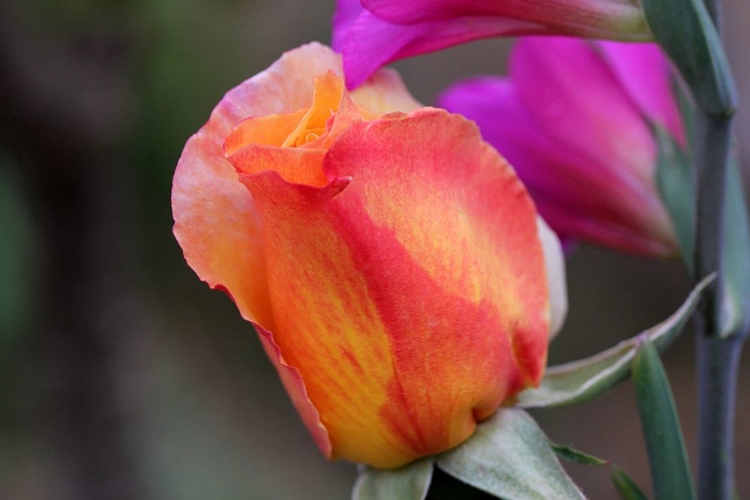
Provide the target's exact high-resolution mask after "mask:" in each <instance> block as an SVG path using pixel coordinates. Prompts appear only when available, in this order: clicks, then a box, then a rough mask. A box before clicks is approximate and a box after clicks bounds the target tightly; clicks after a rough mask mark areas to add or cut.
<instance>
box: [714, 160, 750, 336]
mask: <svg viewBox="0 0 750 500" xmlns="http://www.w3.org/2000/svg"><path fill="white" fill-rule="evenodd" d="M725 215H726V219H725V221H726V222H725V226H724V231H725V232H726V236H725V239H724V259H723V263H724V264H723V265H724V273H723V274H724V291H723V293H724V296H723V301H722V303H723V308H722V311H721V324H720V325H719V335H720V336H722V337H728V336H730V335H733V334H738V335H743V334H744V335H747V333H748V329H750V224H749V221H748V215H747V204H746V201H745V192H744V189H743V187H742V176H741V175H740V171H739V162H738V161H737V155H736V154H733V155H732V157H731V161H730V164H729V170H728V172H727V198H726V214H725Z"/></svg>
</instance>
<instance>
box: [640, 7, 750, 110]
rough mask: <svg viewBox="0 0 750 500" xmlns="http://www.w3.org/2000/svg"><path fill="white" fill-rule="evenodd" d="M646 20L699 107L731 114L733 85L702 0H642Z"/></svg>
mask: <svg viewBox="0 0 750 500" xmlns="http://www.w3.org/2000/svg"><path fill="white" fill-rule="evenodd" d="M641 5H642V6H643V11H644V14H645V16H646V22H647V23H648V25H649V28H650V29H651V32H652V33H653V34H654V37H655V38H656V41H657V42H658V43H659V45H661V46H662V48H663V49H664V51H665V52H666V53H667V54H668V55H669V57H670V58H671V59H672V62H673V63H674V64H675V66H677V69H679V71H680V74H681V75H682V77H683V78H684V80H685V82H686V83H687V85H688V87H690V91H691V93H692V95H693V98H694V99H695V101H696V104H697V105H698V107H699V108H701V109H702V110H704V111H705V112H707V113H709V114H712V115H719V116H731V115H732V114H733V113H734V112H735V109H736V107H737V89H736V88H735V84H734V78H733V77H732V73H731V69H730V66H729V61H728V60H727V56H726V53H725V51H724V47H723V46H722V43H721V38H720V37H719V34H718V32H717V31H716V27H715V26H714V23H713V21H712V20H711V16H710V15H709V13H708V10H707V9H706V6H705V5H704V4H703V1H702V0H642V1H641Z"/></svg>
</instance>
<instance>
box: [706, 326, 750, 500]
mask: <svg viewBox="0 0 750 500" xmlns="http://www.w3.org/2000/svg"><path fill="white" fill-rule="evenodd" d="M696 341H697V351H698V352H697V354H698V398H699V402H700V403H699V405H700V406H699V409H698V498H699V499H701V500H709V499H711V500H730V499H732V498H733V494H734V415H735V404H736V393H737V372H738V369H739V364H740V363H739V361H740V351H741V348H742V344H743V339H742V338H741V337H740V336H739V335H735V336H732V337H729V338H720V337H717V336H712V337H711V336H705V335H700V334H699V335H698V336H697V338H696Z"/></svg>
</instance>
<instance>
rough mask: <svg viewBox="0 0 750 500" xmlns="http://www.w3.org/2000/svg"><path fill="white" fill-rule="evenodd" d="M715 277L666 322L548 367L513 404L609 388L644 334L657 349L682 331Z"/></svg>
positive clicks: (576, 397) (574, 397) (580, 397)
mask: <svg viewBox="0 0 750 500" xmlns="http://www.w3.org/2000/svg"><path fill="white" fill-rule="evenodd" d="M714 278H715V276H714V275H711V276H708V277H707V278H706V279H704V280H703V281H701V282H700V283H699V284H698V285H697V286H696V287H695V288H694V289H693V291H692V292H690V295H688V298H687V299H686V300H685V302H684V303H683V304H682V306H680V308H679V309H678V310H677V311H676V312H675V313H674V314H673V315H672V316H670V317H669V318H667V320H666V321H664V322H662V323H659V324H658V325H656V326H654V327H651V328H649V329H648V330H646V331H645V332H643V333H641V334H640V335H638V336H636V337H634V338H632V339H629V340H625V341H623V342H620V343H619V344H617V345H616V346H614V347H612V348H611V349H607V350H606V351H603V352H600V353H599V354H597V355H595V356H592V357H590V358H586V359H581V360H578V361H573V362H570V363H565V364H562V365H558V366H553V367H551V368H548V369H547V372H546V373H545V375H544V378H543V379H542V382H541V384H540V385H539V387H538V388H535V389H526V390H525V391H522V392H521V393H519V394H518V396H517V403H516V405H517V406H520V407H523V408H540V407H549V406H564V405H570V404H575V403H582V402H584V401H588V400H590V399H593V398H595V397H597V396H599V395H601V394H602V393H604V392H606V391H607V390H609V389H611V388H612V387H614V386H615V385H617V384H618V383H620V382H621V381H622V380H624V379H625V378H627V377H628V375H629V374H630V365H631V361H632V360H633V358H634V357H635V352H636V350H637V346H638V343H639V342H640V341H641V339H643V338H644V337H647V338H649V339H650V340H652V341H653V342H654V343H655V344H656V345H657V347H658V348H659V349H666V347H667V346H668V345H669V344H670V343H671V342H672V341H673V340H674V339H675V338H676V337H677V335H678V334H679V333H680V331H682V327H683V326H684V325H685V323H686V322H687V320H688V318H689V317H690V314H691V313H692V312H693V310H694V309H695V306H696V304H697V303H698V299H700V296H701V293H702V292H703V290H704V289H705V288H706V286H708V285H709V283H711V282H712V281H713V280H714Z"/></svg>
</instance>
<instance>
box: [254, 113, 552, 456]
mask: <svg viewBox="0 0 750 500" xmlns="http://www.w3.org/2000/svg"><path fill="white" fill-rule="evenodd" d="M324 168H325V169H326V174H327V176H328V178H329V179H332V181H331V183H330V184H329V185H327V186H325V187H322V188H317V187H313V186H301V185H294V184H290V183H288V182H286V181H284V180H283V179H282V178H281V177H280V176H279V175H278V174H277V173H275V172H264V173H260V174H255V175H246V176H242V182H244V183H245V184H246V185H247V186H248V188H249V190H250V191H251V192H252V193H253V195H254V196H255V199H256V201H257V204H258V209H259V212H260V213H261V216H262V218H263V221H264V224H265V227H266V231H267V235H268V237H267V239H266V253H267V256H268V286H269V291H270V295H271V302H272V304H273V311H274V315H275V317H276V318H277V324H276V329H275V330H274V338H275V340H276V342H277V343H278V346H279V348H280V350H281V352H282V353H283V355H284V358H285V359H286V360H287V362H288V363H289V364H290V365H291V366H294V367H296V368H297V369H298V370H299V372H300V374H301V376H302V378H303V379H304V381H305V385H306V387H307V390H308V395H309V398H310V400H311V401H312V402H313V403H314V405H315V407H316V408H317V409H318V411H319V412H320V417H321V421H322V423H323V425H324V426H325V427H326V429H327V430H328V433H329V435H330V439H331V443H332V446H333V456H334V457H340V458H346V459H348V460H352V461H357V462H365V463H369V464H371V465H374V466H376V467H396V466H399V465H401V464H404V463H406V462H408V461H410V460H413V459H415V458H417V457H420V456H424V455H428V454H434V453H439V452H441V451H444V450H446V449H448V448H450V447H452V446H455V445H456V444H458V443H460V442H462V441H463V440H465V439H466V438H468V437H469V436H470V435H471V433H472V432H473V430H474V427H475V425H476V422H477V421H478V420H481V419H484V418H487V417H489V416H490V415H491V414H492V413H493V412H494V411H495V410H496V408H497V407H498V405H500V403H501V402H502V401H503V400H504V399H505V398H507V397H509V396H511V395H512V394H514V393H515V392H517V391H518V390H520V389H521V388H523V387H526V386H528V385H533V384H536V383H538V381H539V378H540V376H541V373H542V370H543V366H544V362H545V358H546V345H547V330H548V314H549V311H548V303H547V285H546V276H545V270H544V259H543V255H542V249H541V245H540V242H539V238H538V236H537V227H536V222H535V217H536V212H535V210H534V207H533V204H532V203H531V201H530V199H529V197H528V195H527V194H526V192H525V190H524V188H523V186H522V185H521V184H520V182H519V181H518V179H517V178H516V176H515V174H514V173H513V171H512V169H511V168H510V167H509V166H508V165H507V163H506V162H505V161H504V160H502V158H500V157H499V156H498V155H497V153H496V152H494V150H492V149H491V148H490V147H488V146H487V145H486V144H484V143H483V142H482V141H481V139H480V137H479V133H478V131H477V129H476V127H475V126H473V125H472V124H470V123H469V122H468V121H466V120H465V119H463V118H461V117H459V116H456V115H448V114H447V113H445V112H442V111H438V110H428V111H424V112H415V113H413V114H412V115H409V116H404V115H400V116H390V115H389V116H388V117H386V119H383V120H380V121H377V122H372V123H365V122H353V123H352V125H351V127H350V128H349V129H348V130H346V131H345V132H344V133H343V134H342V135H341V136H340V138H339V139H338V140H337V141H336V142H335V143H334V144H333V146H332V148H331V150H330V151H329V154H328V156H327V157H326V158H325V160H324Z"/></svg>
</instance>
